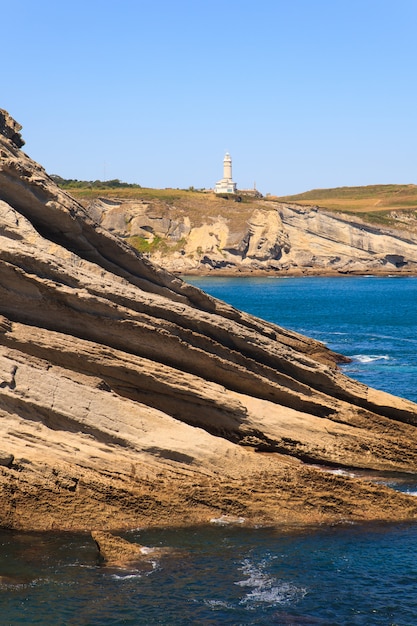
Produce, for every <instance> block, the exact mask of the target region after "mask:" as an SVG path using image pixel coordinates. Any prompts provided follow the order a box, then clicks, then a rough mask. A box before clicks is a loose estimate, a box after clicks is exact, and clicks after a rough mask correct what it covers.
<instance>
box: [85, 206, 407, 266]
mask: <svg viewBox="0 0 417 626" xmlns="http://www.w3.org/2000/svg"><path fill="white" fill-rule="evenodd" d="M87 210H88V212H89V213H90V214H91V215H94V216H95V218H96V219H98V220H99V221H100V223H101V225H102V226H104V227H105V228H108V229H109V230H111V231H112V232H117V234H118V235H119V236H120V237H123V238H125V239H128V240H129V238H131V237H132V235H133V234H134V235H137V236H140V237H143V238H145V239H148V240H149V241H153V239H154V237H155V236H158V237H161V238H162V239H163V242H164V244H165V245H164V247H163V249H162V250H158V249H157V248H155V249H154V250H152V251H150V252H149V255H150V258H151V259H153V260H154V261H156V262H157V263H160V264H161V265H163V266H164V267H165V268H167V269H169V270H170V271H174V272H176V273H180V274H181V273H187V272H189V273H195V272H200V273H201V272H203V273H204V272H212V271H213V270H215V271H222V272H225V273H229V274H231V273H237V272H239V273H251V272H265V271H273V272H275V273H279V274H288V273H290V274H320V273H326V274H367V273H376V274H382V275H383V274H393V273H394V274H405V273H416V271H417V235H416V234H415V233H413V232H411V231H410V229H409V228H407V224H406V223H404V222H403V221H402V218H401V220H400V219H398V229H393V228H391V229H389V228H383V227H376V226H370V225H369V224H366V223H365V222H363V221H362V220H361V219H360V218H357V217H355V218H352V216H350V215H343V214H336V213H331V212H328V211H325V210H323V209H318V207H304V206H300V205H296V204H285V203H280V202H271V201H268V202H266V201H264V200H253V201H252V202H251V203H250V204H241V205H239V210H240V211H241V219H240V220H236V217H235V216H232V215H230V211H228V210H227V209H226V208H224V209H223V213H222V214H221V215H218V216H217V217H213V216H208V215H204V214H202V216H200V217H198V216H199V213H198V212H197V214H196V215H194V218H193V222H191V220H190V218H189V217H188V216H185V215H184V212H183V211H178V212H176V211H175V208H173V207H171V208H170V219H168V218H167V217H166V214H165V211H166V208H163V207H162V206H161V204H160V203H159V204H152V203H147V204H145V203H139V202H136V203H133V202H130V201H129V202H123V201H119V203H118V204H117V206H113V207H112V208H110V209H109V207H108V205H106V204H105V203H104V202H103V201H101V204H100V203H97V201H94V203H92V204H91V206H89V207H88V209H87ZM158 211H159V218H158ZM393 217H394V218H395V213H394V215H393ZM158 224H160V225H158ZM162 225H163V226H162ZM405 228H407V230H405ZM181 238H182V239H181ZM180 239H181V240H182V246H181V248H180V250H178V246H177V242H178V241H179V240H180ZM132 243H133V244H134V243H135V242H134V240H133V239H132Z"/></svg>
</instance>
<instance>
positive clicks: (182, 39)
mask: <svg viewBox="0 0 417 626" xmlns="http://www.w3.org/2000/svg"><path fill="white" fill-rule="evenodd" d="M416 26H417V0H395V1H394V0H117V1H116V0H114V1H109V0H71V1H69V0H62V1H61V0H54V1H52V0H13V2H12V1H11V0H4V2H3V3H2V7H1V43H2V58H3V62H2V69H1V75H0V90H1V98H0V108H3V109H6V110H7V111H8V112H9V113H10V114H11V115H12V117H13V118H14V119H16V120H17V121H18V122H19V123H20V124H22V126H23V130H22V136H23V138H24V139H25V141H26V145H25V147H24V151H25V152H26V153H27V154H29V156H30V157H32V158H33V159H34V160H35V161H38V162H39V163H41V164H42V165H43V166H44V167H45V169H46V170H47V172H48V173H50V174H58V175H60V176H62V177H64V178H77V179H80V180H96V179H100V180H110V179H114V178H117V179H120V180H122V181H125V182H129V183H138V184H140V185H142V186H143V187H155V188H165V187H173V188H180V189H187V188H189V187H191V186H192V187H195V188H210V187H213V186H214V184H215V182H216V181H217V180H219V179H220V178H222V176H223V157H224V154H225V152H226V151H228V152H229V153H230V154H231V156H232V159H233V179H234V180H235V182H236V183H237V185H238V187H239V188H241V189H244V188H253V186H254V184H255V183H256V187H257V188H258V189H259V190H260V191H261V192H262V193H263V194H267V193H270V194H273V195H278V196H281V195H289V194H296V193H301V192H303V191H307V190H310V189H317V188H330V187H341V186H356V185H372V184H409V183H417V124H416V121H417V80H416V73H417V63H416V60H417V37H416Z"/></svg>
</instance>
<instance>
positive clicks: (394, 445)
mask: <svg viewBox="0 0 417 626" xmlns="http://www.w3.org/2000/svg"><path fill="white" fill-rule="evenodd" d="M8 135H9V133H8V132H3V133H2V134H0V154H1V160H0V428H1V439H2V446H1V447H2V453H1V457H2V459H3V462H2V463H0V495H1V501H2V507H1V509H0V525H1V526H3V527H10V528H31V529H48V528H61V529H70V528H74V529H89V528H96V529H98V530H100V529H112V528H113V529H117V528H126V527H132V526H133V527H138V526H139V525H150V524H186V523H203V522H204V523H207V522H208V521H209V520H211V519H223V516H230V519H232V518H236V519H239V520H241V519H242V518H244V519H245V520H246V521H247V522H248V523H268V524H280V523H283V522H288V521H290V522H309V523H310V522H317V521H334V520H339V519H346V518H350V519H404V518H411V517H415V516H416V515H417V502H416V500H415V499H413V498H412V497H410V496H407V495H403V494H399V493H396V492H394V491H392V490H391V489H388V488H385V487H382V486H380V485H377V484H372V483H368V482H364V481H362V480H360V479H359V478H350V477H348V476H345V475H335V474H331V473H329V472H327V471H323V468H328V467H329V466H336V467H350V468H351V467H353V468H360V469H366V470H373V471H375V472H378V471H396V472H415V470H416V466H417V447H416V445H415V444H416V423H417V407H416V405H414V404H413V403H411V402H408V401H406V400H402V399H399V398H395V397H393V396H390V395H388V394H385V393H382V392H378V391H375V390H372V389H369V388H368V387H366V386H365V385H362V384H360V383H358V382H355V381H353V380H350V379H348V378H346V377H345V376H343V375H342V373H341V372H340V371H339V369H338V368H337V366H336V361H337V360H338V358H340V359H341V358H342V357H338V355H334V354H333V353H331V352H330V351H329V350H328V349H327V348H326V347H325V346H323V345H322V344H320V343H319V342H317V341H314V340H311V339H308V338H306V337H303V336H301V335H299V334H297V333H294V332H291V331H287V330H285V329H283V328H280V327H278V326H275V325H272V324H269V323H267V322H264V321H262V320H260V319H257V318H254V317H251V316H249V315H247V314H244V313H242V312H240V311H237V310H236V309H234V308H233V307H231V306H229V305H227V304H225V303H223V302H220V301H218V300H216V299H214V298H212V297H210V296H208V295H206V294H204V293H203V292H201V291H200V290H198V289H197V288H195V287H193V286H191V285H187V284H186V283H184V282H183V281H181V280H180V279H179V278H177V277H175V276H174V275H172V274H169V273H168V272H167V271H165V270H164V269H162V268H161V267H158V266H155V265H153V264H152V263H151V262H150V261H149V259H147V258H144V257H143V256H141V255H140V254H139V253H138V252H137V251H135V250H134V249H133V248H131V247H130V246H129V245H128V244H127V243H126V242H123V241H122V240H121V239H119V238H118V237H117V236H115V235H114V234H111V233H109V231H108V230H107V229H104V228H103V227H101V226H100V225H98V224H97V223H95V222H94V220H93V218H92V217H91V215H89V214H87V212H86V211H85V210H84V208H83V207H82V206H81V205H80V204H79V203H78V202H76V201H75V200H74V199H72V198H71V197H70V196H69V195H68V194H66V193H64V192H63V191H62V190H60V189H59V188H58V187H56V185H55V184H54V182H53V180H52V179H51V178H50V177H49V176H48V175H47V174H46V173H45V171H44V170H43V168H41V167H40V166H39V165H37V164H36V163H34V162H33V161H32V160H31V159H30V158H29V157H28V156H27V155H25V154H24V153H23V152H21V151H20V150H19V149H18V148H17V146H16V144H15V143H14V142H13V141H12V140H11V139H10V137H9V136H8ZM275 223H276V232H277V233H278V231H279V228H278V227H279V224H280V222H279V220H276V222H275ZM263 228H264V227H263V226H262V215H261V214H260V215H257V216H256V220H254V223H253V232H255V231H256V232H257V233H258V235H259V236H260V237H262V238H263V239H264V240H265V248H264V249H266V248H267V247H268V246H269V243H266V239H267V237H266V235H265V232H264V230H263ZM280 241H282V245H283V246H286V245H288V242H287V240H286V239H285V237H284V238H283V239H282V240H280ZM257 254H258V255H260V256H262V255H263V254H264V251H262V250H260V251H258V252H257Z"/></svg>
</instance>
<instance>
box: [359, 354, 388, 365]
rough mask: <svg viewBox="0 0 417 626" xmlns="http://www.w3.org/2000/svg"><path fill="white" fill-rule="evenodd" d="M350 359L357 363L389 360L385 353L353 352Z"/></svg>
mask: <svg viewBox="0 0 417 626" xmlns="http://www.w3.org/2000/svg"><path fill="white" fill-rule="evenodd" d="M352 359H353V360H354V361H358V362H359V363H374V361H389V360H390V357H389V356H388V355H387V354H354V355H353V356H352Z"/></svg>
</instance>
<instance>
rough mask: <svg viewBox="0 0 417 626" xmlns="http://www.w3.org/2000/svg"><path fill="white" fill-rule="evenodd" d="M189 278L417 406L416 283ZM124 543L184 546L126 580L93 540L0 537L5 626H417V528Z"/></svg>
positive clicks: (149, 538) (152, 533)
mask: <svg viewBox="0 0 417 626" xmlns="http://www.w3.org/2000/svg"><path fill="white" fill-rule="evenodd" d="M189 280H190V282H193V283H194V284H197V285H198V286H201V287H202V288H203V289H205V290H206V291H208V292H210V293H212V294H213V295H216V296H218V297H220V298H222V299H224V300H226V301H228V302H230V303H231V304H233V305H234V306H236V307H239V308H242V309H244V310H246V311H249V312H251V313H254V314H255V315H257V316H259V317H263V318H265V319H268V320H270V321H273V322H275V323H278V324H279V325H281V326H284V327H289V328H292V329H294V330H297V331H299V332H302V333H304V334H307V335H310V336H313V337H316V338H317V339H320V340H321V341H324V342H326V344H327V345H328V346H329V347H330V348H332V349H334V350H336V351H338V352H343V353H344V354H347V355H349V356H351V357H352V363H350V364H349V365H347V366H344V367H345V371H346V373H348V374H349V375H350V376H352V377H354V378H357V379H360V380H362V381H364V382H366V383H367V384H371V385H373V386H375V387H378V388H380V389H384V390H386V391H390V392H392V393H396V394H398V395H402V396H404V397H407V398H410V399H412V400H417V392H416V385H415V378H416V373H417V356H416V347H417V346H416V344H417V333H416V330H417V279H415V278H401V279H398V278H392V279H391V278H372V277H369V278H299V279H298V278H297V279H296V278H294V279H293V278H288V279H278V278H256V279H246V278H239V279H232V278H207V279H205V278H204V279H203V278H199V279H194V278H193V279H189ZM406 488H407V489H408V490H411V491H413V490H415V489H416V484H415V481H414V482H413V481H412V480H410V483H409V484H408V485H407V486H406ZM416 493H417V491H416ZM125 536H126V537H127V538H129V539H131V540H133V541H137V542H139V543H141V544H145V545H149V546H167V547H172V548H174V549H175V550H174V552H173V553H172V554H171V555H170V554H168V555H166V556H162V557H159V558H157V559H155V560H154V562H153V564H152V568H151V570H150V571H138V570H132V571H122V570H117V569H109V568H106V567H103V566H101V565H100V563H99V562H98V560H97V551H96V548H95V545H94V543H93V541H92V540H91V538H90V537H89V536H88V535H80V534H78V535H74V534H59V533H57V534H54V533H47V534H33V533H32V534H31V533H17V532H8V531H2V532H0V545H1V550H0V625H1V626H3V625H6V624H10V625H13V626H14V625H15V624H40V625H49V624H51V625H74V626H80V625H103V626H107V625H109V626H110V625H116V624H132V625H135V624H143V625H148V624H149V625H151V624H163V625H167V626H176V625H178V626H180V625H187V624H196V625H200V624H201V625H207V626H209V625H216V624H228V625H233V626H238V625H248V624H259V625H269V624H280V625H294V626H295V625H297V626H298V625H309V624H311V625H314V624H321V625H327V626H330V625H333V626H348V625H361V626H373V625H375V626H376V625H381V626H382V625H383V626H388V625H391V626H394V625H396V626H414V625H417V559H416V548H417V524H386V525H384V524H377V525H375V524H366V525H365V524H351V525H346V526H333V527H319V528H315V529H310V530H308V531H307V530H305V529H304V530H300V529H298V530H297V529H291V528H283V529H282V530H271V529H267V528H258V529H250V530H249V529H245V528H242V527H237V528H236V527H230V526H222V525H219V524H212V525H211V526H209V527H206V528H191V529H190V528H187V529H165V530H147V531H145V530H140V529H137V530H133V531H131V532H130V533H128V534H126V535H125Z"/></svg>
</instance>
